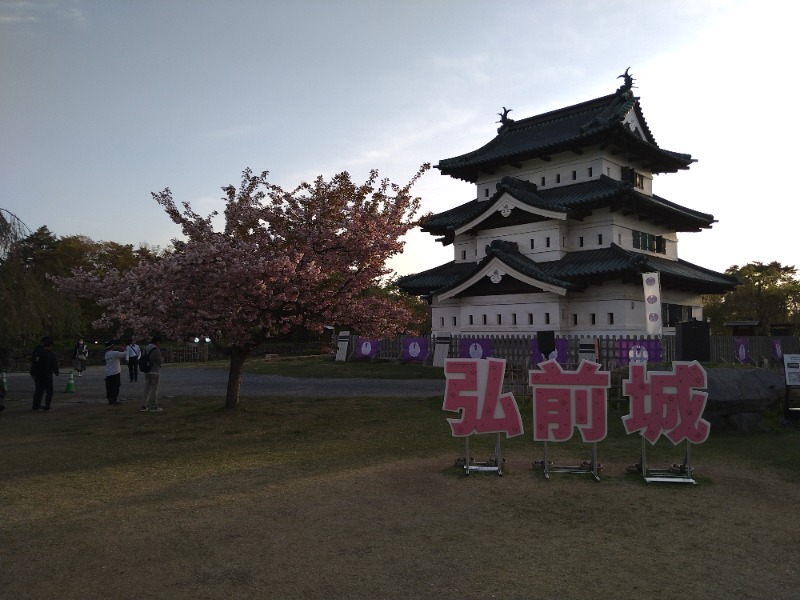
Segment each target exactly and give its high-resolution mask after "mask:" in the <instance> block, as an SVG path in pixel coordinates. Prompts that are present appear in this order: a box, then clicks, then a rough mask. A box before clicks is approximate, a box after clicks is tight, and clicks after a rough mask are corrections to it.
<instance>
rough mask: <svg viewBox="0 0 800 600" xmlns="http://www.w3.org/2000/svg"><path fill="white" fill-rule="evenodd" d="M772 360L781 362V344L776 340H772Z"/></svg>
mask: <svg viewBox="0 0 800 600" xmlns="http://www.w3.org/2000/svg"><path fill="white" fill-rule="evenodd" d="M771 342H772V344H771V345H772V358H774V359H775V360H783V343H782V342H781V340H779V339H778V338H772V340H771Z"/></svg>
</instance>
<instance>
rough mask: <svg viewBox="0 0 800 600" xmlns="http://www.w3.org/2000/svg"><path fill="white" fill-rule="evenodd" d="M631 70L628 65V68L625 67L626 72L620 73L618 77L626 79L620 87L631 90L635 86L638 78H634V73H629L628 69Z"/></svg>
mask: <svg viewBox="0 0 800 600" xmlns="http://www.w3.org/2000/svg"><path fill="white" fill-rule="evenodd" d="M630 70H631V68H630V67H628V68H627V69H625V72H624V73H623V74H622V75H619V76H618V77H617V79H623V80H624V81H625V83H623V84H622V88H620V89H625V90H629V89H631V88H632V87H633V82H634V81H636V80H635V79H634V78H633V75H631V74H630V73H628V71H630Z"/></svg>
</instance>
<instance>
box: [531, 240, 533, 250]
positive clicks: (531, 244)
mask: <svg viewBox="0 0 800 600" xmlns="http://www.w3.org/2000/svg"><path fill="white" fill-rule="evenodd" d="M531 250H533V238H531Z"/></svg>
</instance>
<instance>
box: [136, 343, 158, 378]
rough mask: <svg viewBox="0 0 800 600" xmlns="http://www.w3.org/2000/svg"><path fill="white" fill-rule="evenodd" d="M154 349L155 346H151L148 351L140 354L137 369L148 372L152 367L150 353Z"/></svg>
mask: <svg viewBox="0 0 800 600" xmlns="http://www.w3.org/2000/svg"><path fill="white" fill-rule="evenodd" d="M153 350H155V348H151V349H150V352H147V353H145V354H142V357H141V358H140V359H139V370H140V371H141V372H142V373H149V372H150V371H151V370H152V368H153V361H152V360H150V354H151V353H152V352H153Z"/></svg>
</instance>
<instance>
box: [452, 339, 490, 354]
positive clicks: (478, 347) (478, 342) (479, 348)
mask: <svg viewBox="0 0 800 600" xmlns="http://www.w3.org/2000/svg"><path fill="white" fill-rule="evenodd" d="M491 355H492V340H487V339H483V338H480V339H478V338H463V339H462V340H461V354H459V358H489V357H490V356H491Z"/></svg>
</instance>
